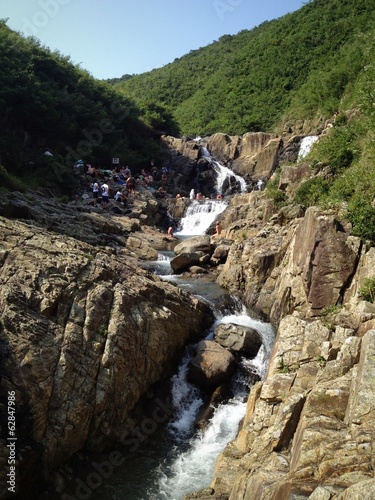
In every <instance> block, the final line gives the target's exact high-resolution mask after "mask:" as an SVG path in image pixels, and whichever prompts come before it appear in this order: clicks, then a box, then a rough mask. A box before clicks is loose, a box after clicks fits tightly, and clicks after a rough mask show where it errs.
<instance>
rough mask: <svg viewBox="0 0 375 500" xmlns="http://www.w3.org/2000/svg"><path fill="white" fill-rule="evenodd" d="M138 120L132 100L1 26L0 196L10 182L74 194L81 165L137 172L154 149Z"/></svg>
mask: <svg viewBox="0 0 375 500" xmlns="http://www.w3.org/2000/svg"><path fill="white" fill-rule="evenodd" d="M138 116H139V112H138V110H137V108H136V107H135V106H134V104H133V103H132V102H131V100H129V99H127V98H125V97H124V96H122V95H120V94H119V93H117V92H116V91H115V90H114V89H113V88H111V87H110V86H109V85H107V84H105V83H103V82H100V81H98V80H95V79H94V78H93V77H92V76H91V75H90V74H89V73H88V72H87V71H85V70H83V69H82V68H80V67H79V66H76V65H74V64H72V62H71V61H70V57H69V56H63V55H61V54H59V53H58V52H51V51H50V50H49V49H48V48H46V47H43V46H41V44H40V42H39V41H38V40H37V39H33V38H24V37H22V36H21V35H20V34H18V33H17V32H14V31H12V30H11V29H9V28H8V26H7V25H6V20H0V130H1V134H0V188H3V187H4V185H5V186H7V187H12V182H11V178H10V176H11V175H15V176H17V177H18V178H20V179H22V180H23V181H25V180H26V182H27V184H28V185H29V186H39V185H41V184H42V185H50V186H56V184H58V185H60V187H61V184H62V185H63V186H62V187H63V188H64V189H65V190H66V189H73V190H74V187H73V186H72V183H73V184H74V177H73V175H72V170H73V165H74V163H75V161H76V160H77V159H81V158H84V159H85V160H86V161H87V162H91V163H94V164H95V165H96V166H100V167H106V168H107V167H108V166H110V165H111V159H112V157H119V158H120V159H121V161H122V162H127V163H129V164H131V165H133V166H137V165H139V166H140V165H144V164H145V162H146V161H147V162H149V159H150V158H152V157H154V156H155V155H156V154H157V151H158V142H157V141H156V140H154V139H153V135H152V130H151V129H150V128H149V127H147V126H146V125H145V124H144V123H143V122H142V121H141V120H139V117H138ZM46 151H48V152H49V153H51V154H53V156H45V154H44V153H45V152H46ZM4 169H6V170H4ZM13 187H14V188H19V187H20V185H19V184H17V182H16V181H14V182H13Z"/></svg>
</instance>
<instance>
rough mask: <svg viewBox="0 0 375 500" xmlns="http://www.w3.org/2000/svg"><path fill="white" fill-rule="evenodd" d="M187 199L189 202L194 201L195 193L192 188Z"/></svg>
mask: <svg viewBox="0 0 375 500" xmlns="http://www.w3.org/2000/svg"><path fill="white" fill-rule="evenodd" d="M189 198H190V199H191V200H194V199H195V191H194V188H193V189H192V190H191V191H190V195H189Z"/></svg>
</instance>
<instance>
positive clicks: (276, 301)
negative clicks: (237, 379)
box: [186, 192, 375, 500]
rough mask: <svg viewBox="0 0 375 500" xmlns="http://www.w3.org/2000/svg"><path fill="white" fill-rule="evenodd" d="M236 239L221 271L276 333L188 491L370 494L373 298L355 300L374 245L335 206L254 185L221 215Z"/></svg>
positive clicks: (374, 404) (212, 494) (274, 497)
mask: <svg viewBox="0 0 375 500" xmlns="http://www.w3.org/2000/svg"><path fill="white" fill-rule="evenodd" d="M222 220H223V226H224V227H225V228H226V230H225V233H226V234H225V236H226V237H227V238H228V237H229V238H231V239H233V243H232V245H231V247H230V250H229V254H228V258H227V261H226V263H225V264H224V265H223V266H222V271H221V273H220V275H219V278H218V281H219V282H220V283H221V284H222V285H223V286H225V287H226V288H228V289H229V290H230V291H231V292H232V293H241V294H242V297H243V299H244V301H245V302H246V303H247V305H248V306H249V307H250V308H252V309H256V310H257V311H259V312H261V313H265V314H266V317H269V318H270V319H271V321H272V323H273V325H274V326H275V328H276V329H277V337H276V342H275V345H274V349H273V353H272V356H271V360H270V363H269V368H268V373H267V376H266V378H265V380H264V381H263V382H257V383H256V384H255V385H254V386H253V387H252V389H251V392H250V395H249V399H248V403H247V411H246V415H245V417H244V419H243V421H242V423H241V425H240V429H239V432H238V435H237V437H236V439H235V440H234V441H233V442H231V443H229V444H228V446H227V447H226V448H225V450H224V451H223V452H222V454H221V455H220V457H219V459H218V461H217V463H216V467H215V471H214V475H213V479H212V482H211V485H210V488H208V489H206V490H202V491H201V492H196V493H194V494H191V495H188V496H186V499H192V498H196V499H197V498H201V499H205V500H206V499H207V500H208V498H210V499H212V500H219V499H220V500H222V499H224V498H226V499H229V500H253V499H254V500H255V499H256V500H279V499H297V498H298V499H303V498H310V499H315V500H316V499H327V500H329V499H336V500H338V499H341V500H342V499H349V498H360V497H361V496H363V498H373V497H374V495H375V478H374V473H373V470H374V466H375V463H374V456H375V454H374V444H373V443H374V439H375V400H374V398H373V394H374V391H375V376H374V370H375V364H374V359H375V353H374V346H375V329H374V327H375V304H372V303H369V302H365V301H363V300H360V294H359V292H360V290H361V286H362V285H363V283H364V280H365V278H369V277H372V276H373V273H374V265H375V260H374V259H375V249H374V247H372V246H370V245H364V244H363V243H362V242H361V241H360V240H359V239H358V238H354V237H352V236H351V235H350V226H349V225H347V224H345V223H343V222H342V221H341V218H339V217H338V215H337V214H335V213H334V212H332V211H326V212H323V211H322V210H319V209H317V208H314V207H311V208H309V209H307V210H305V209H304V208H303V207H300V206H290V207H284V209H282V210H280V211H276V209H275V207H274V206H273V205H272V202H270V201H269V200H267V199H266V196H265V194H263V193H261V192H252V193H249V194H244V195H240V196H236V197H235V198H233V200H232V201H231V204H230V206H229V207H228V209H227V210H226V212H225V214H224V215H223V216H222Z"/></svg>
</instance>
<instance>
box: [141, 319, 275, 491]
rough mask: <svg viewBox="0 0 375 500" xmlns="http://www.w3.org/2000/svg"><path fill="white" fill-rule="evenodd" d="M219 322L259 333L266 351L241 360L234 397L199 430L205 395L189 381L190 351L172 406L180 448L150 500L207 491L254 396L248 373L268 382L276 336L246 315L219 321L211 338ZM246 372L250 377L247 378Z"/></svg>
mask: <svg viewBox="0 0 375 500" xmlns="http://www.w3.org/2000/svg"><path fill="white" fill-rule="evenodd" d="M219 323H235V324H238V325H242V326H250V327H252V328H256V329H257V331H258V332H259V334H260V335H261V337H262V342H263V343H262V347H261V348H260V350H259V352H258V354H257V356H256V357H255V358H254V359H244V360H243V361H242V363H241V364H242V366H241V368H242V370H241V371H242V375H241V378H240V379H237V380H236V381H235V382H234V383H233V384H232V391H233V393H234V397H233V398H232V399H231V400H230V401H228V402H227V403H225V404H221V405H219V406H218V407H217V408H216V409H215V412H214V415H213V417H212V419H211V420H210V422H209V424H208V425H207V427H206V428H205V429H204V430H202V431H198V432H196V431H195V427H194V425H195V421H196V417H197V415H198V412H199V409H200V407H201V405H202V403H203V398H202V395H201V394H200V392H199V391H198V390H197V389H196V388H195V387H193V386H192V385H191V384H189V383H188V382H187V381H186V372H187V365H188V361H189V360H190V359H191V356H192V351H191V349H190V350H187V353H186V355H185V357H184V360H183V362H182V363H181V365H180V369H179V371H178V373H177V374H176V375H175V376H174V377H173V380H172V401H173V405H174V407H175V412H174V418H173V420H172V421H171V422H170V423H169V425H168V429H169V432H170V433H171V434H172V435H173V437H174V439H175V440H177V441H179V442H180V446H179V448H178V449H177V448H176V447H175V448H172V449H171V450H170V452H169V456H167V457H166V459H165V460H164V462H163V463H162V464H161V465H160V467H159V470H158V471H157V477H156V486H155V488H153V489H152V491H149V498H150V499H155V500H156V499H160V498H161V499H166V500H180V499H182V498H183V496H184V495H186V494H188V493H190V492H192V491H195V490H198V489H201V488H205V487H207V485H208V483H209V481H210V479H211V478H212V474H213V471H214V466H215V462H216V460H217V457H218V456H219V454H220V452H221V451H222V450H223V449H224V448H225V446H226V445H227V444H228V442H229V441H231V440H233V439H234V438H235V437H236V434H237V431H238V425H239V423H240V421H241V419H242V418H243V416H244V415H245V411H246V402H244V397H245V396H246V395H247V394H248V392H249V388H250V386H249V382H248V377H246V373H253V374H254V373H256V374H257V375H258V376H259V377H260V378H261V379H263V378H264V376H265V374H266V371H267V366H268V360H269V357H270V354H271V350H272V345H273V339H274V333H273V329H272V327H271V326H270V325H269V324H267V323H263V322H261V321H258V320H254V319H252V318H250V317H249V316H248V315H247V314H246V313H245V311H241V312H240V313H237V314H232V315H228V316H224V317H223V318H221V319H218V320H217V321H216V323H215V325H214V326H213V328H212V330H211V332H210V333H209V334H208V336H207V338H211V337H212V336H213V331H214V329H215V327H216V326H217V325H218V324H219ZM243 373H245V375H243Z"/></svg>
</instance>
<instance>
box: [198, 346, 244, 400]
mask: <svg viewBox="0 0 375 500" xmlns="http://www.w3.org/2000/svg"><path fill="white" fill-rule="evenodd" d="M236 367H237V362H236V359H235V357H234V356H233V354H231V353H230V352H229V351H227V350H226V349H224V348H223V347H221V346H220V345H219V344H218V343H217V342H214V341H212V340H202V341H201V342H199V344H198V346H197V352H196V355H195V357H194V358H193V359H192V360H191V361H190V362H189V366H188V379H189V381H190V382H192V383H194V384H196V385H197V386H198V387H200V388H202V389H203V390H205V391H208V392H212V391H213V390H214V389H215V388H216V387H218V386H219V385H221V384H223V383H224V382H227V381H229V380H230V379H231V377H232V376H233V375H234V373H235V371H236Z"/></svg>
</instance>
